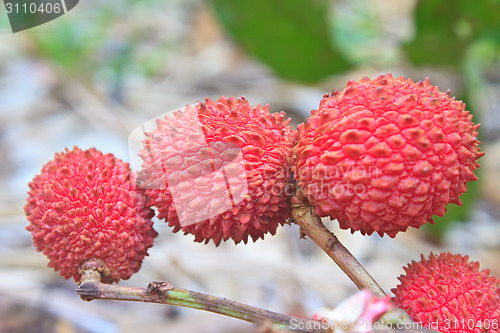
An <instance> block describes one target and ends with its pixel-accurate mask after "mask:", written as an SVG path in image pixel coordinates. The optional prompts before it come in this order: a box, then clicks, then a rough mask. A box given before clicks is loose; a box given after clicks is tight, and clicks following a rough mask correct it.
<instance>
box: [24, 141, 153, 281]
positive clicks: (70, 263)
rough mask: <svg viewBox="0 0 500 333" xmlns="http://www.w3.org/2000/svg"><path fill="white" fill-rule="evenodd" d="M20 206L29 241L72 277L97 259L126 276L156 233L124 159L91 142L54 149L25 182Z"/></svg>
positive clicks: (136, 267) (150, 213) (113, 273)
mask: <svg viewBox="0 0 500 333" xmlns="http://www.w3.org/2000/svg"><path fill="white" fill-rule="evenodd" d="M29 188H30V190H29V192H28V203H27V204H26V205H25V207H24V210H25V212H26V216H27V218H28V220H29V221H30V222H31V223H30V225H28V226H27V227H26V229H27V230H28V231H30V232H31V234H32V237H33V245H34V246H35V248H36V249H37V250H38V251H41V252H42V253H43V254H45V255H46V256H47V258H48V259H49V264H48V266H49V267H52V268H54V269H55V270H56V271H59V273H60V274H61V275H62V276H63V277H65V278H70V277H73V279H74V280H75V281H76V282H78V281H79V280H80V275H79V273H78V269H79V267H80V266H81V265H82V264H83V263H84V262H85V261H86V260H89V259H92V258H97V259H102V260H103V261H104V262H105V263H106V265H107V266H108V268H109V269H110V270H111V274H110V276H108V277H105V279H104V280H103V281H104V282H118V281H119V280H121V279H122V280H126V279H128V278H130V276H131V275H132V274H133V273H135V272H137V271H138V270H139V268H140V267H141V264H142V260H143V259H144V257H145V256H147V255H148V253H147V250H148V248H150V247H151V246H152V245H153V239H154V238H155V237H156V235H157V233H156V231H155V230H154V229H153V222H152V221H151V218H152V217H153V216H154V211H153V210H151V209H150V208H147V207H146V206H145V203H146V197H145V196H144V195H143V193H141V191H140V190H139V189H138V187H137V185H136V184H135V182H133V181H131V170H130V168H129V165H128V163H125V162H123V161H121V160H120V159H118V158H115V157H114V156H113V155H112V154H103V153H101V152H100V151H98V150H96V149H95V148H90V149H88V150H81V149H80V148H77V147H74V148H73V149H72V150H71V151H70V150H68V149H67V148H66V149H65V151H64V152H62V153H56V154H55V158H54V160H52V161H50V162H48V163H47V164H45V165H44V166H43V168H42V171H41V173H40V174H38V175H36V176H35V177H34V178H33V180H32V181H31V182H30V183H29Z"/></svg>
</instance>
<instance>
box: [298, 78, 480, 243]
mask: <svg viewBox="0 0 500 333" xmlns="http://www.w3.org/2000/svg"><path fill="white" fill-rule="evenodd" d="M471 120H472V115H470V114H469V111H466V110H465V104H464V103H463V102H461V101H457V100H455V98H451V97H450V94H449V93H443V92H440V91H439V89H438V87H436V86H433V85H431V84H430V82H429V80H428V79H426V80H425V81H423V82H417V83H414V82H413V81H412V80H411V79H408V80H406V79H404V78H398V79H395V78H393V77H392V75H391V74H387V75H380V76H379V77H378V78H376V79H375V80H370V79H369V78H367V77H365V78H363V79H361V80H360V81H359V82H354V81H350V82H349V83H348V84H347V86H346V88H345V89H344V90H342V91H337V90H334V91H333V92H332V93H331V95H325V96H324V98H323V99H322V100H321V102H320V105H319V108H318V109H317V110H313V111H312V112H311V117H310V118H309V119H308V120H307V121H306V122H305V123H303V124H301V125H299V126H298V133H299V142H298V144H297V146H296V147H295V148H294V151H293V153H294V154H295V160H294V163H293V171H294V173H295V177H296V178H297V180H298V183H299V185H300V187H301V188H302V190H303V191H304V193H305V195H306V197H307V198H308V199H309V201H310V202H311V203H312V204H313V205H315V207H316V212H317V213H318V215H320V216H323V217H324V216H329V217H330V218H331V219H337V220H338V221H339V224H340V227H341V228H343V229H349V228H350V229H351V231H352V232H354V231H357V230H359V231H361V233H362V234H368V235H370V234H372V233H373V232H375V231H376V232H377V233H378V234H379V235H381V236H383V235H384V234H387V235H389V236H390V237H394V236H395V235H396V234H397V233H398V232H399V231H405V230H406V229H407V228H408V227H409V226H412V227H415V228H418V227H420V226H421V225H422V224H424V223H426V221H429V222H431V223H434V222H433V220H432V215H438V216H443V215H444V213H445V211H446V205H447V204H448V203H456V204H459V205H460V204H461V201H460V199H459V197H460V196H461V195H462V194H463V193H464V192H465V191H466V190H467V185H466V184H467V182H469V181H472V180H476V179H477V178H476V176H475V175H474V170H475V169H476V168H478V167H479V164H478V163H477V162H476V160H477V159H478V158H479V157H480V156H482V155H483V153H481V152H479V147H478V144H479V141H478V140H477V135H478V133H477V128H478V127H479V125H474V124H473V123H472V121H471Z"/></svg>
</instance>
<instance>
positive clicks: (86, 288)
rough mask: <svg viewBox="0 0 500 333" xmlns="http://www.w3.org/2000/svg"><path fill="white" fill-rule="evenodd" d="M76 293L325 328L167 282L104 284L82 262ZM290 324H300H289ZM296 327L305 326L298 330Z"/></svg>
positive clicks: (281, 325) (275, 325) (279, 327)
mask: <svg viewBox="0 0 500 333" xmlns="http://www.w3.org/2000/svg"><path fill="white" fill-rule="evenodd" d="M82 273H83V274H82V278H81V281H80V283H79V286H78V288H77V290H76V291H77V294H78V295H80V297H81V298H82V299H83V300H85V301H91V300H94V299H110V300H121V301H135V302H149V303H161V304H170V305H177V306H183V307H188V308H192V309H198V310H205V311H210V312H214V313H218V314H221V315H225V316H229V317H233V318H236V319H240V320H244V321H248V322H250V323H253V324H256V325H267V326H266V327H268V326H269V327H270V328H271V329H272V330H273V332H274V331H288V332H310V333H313V332H314V333H326V332H328V330H327V329H323V328H318V329H307V327H320V322H318V321H316V320H311V319H304V318H296V317H290V316H287V315H284V314H280V313H276V312H271V311H267V310H264V309H259V308H256V307H253V306H250V305H246V304H242V303H238V302H235V301H232V300H228V299H225V298H220V297H216V296H211V295H206V294H203V293H199V292H195V291H191V290H187V289H182V288H177V287H174V286H173V285H171V284H170V283H168V282H151V283H150V284H149V285H148V287H147V288H140V287H128V286H119V285H111V284H105V283H102V282H101V273H100V272H99V271H98V269H97V267H92V265H89V264H86V265H85V267H83V272H82ZM293 323H301V324H300V325H295V324H294V325H293V326H295V327H293V326H292V324H293ZM300 327H306V328H304V329H301V328H300Z"/></svg>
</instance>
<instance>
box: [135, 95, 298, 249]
mask: <svg viewBox="0 0 500 333" xmlns="http://www.w3.org/2000/svg"><path fill="white" fill-rule="evenodd" d="M289 122H290V119H288V120H285V114H284V112H281V113H273V114H270V113H269V106H268V105H265V106H263V107H261V106H260V105H258V106H255V107H254V106H250V104H249V103H248V101H247V100H246V99H245V98H244V97H241V98H239V99H236V98H225V97H221V98H220V99H219V100H218V101H212V100H210V99H208V98H207V99H206V101H205V102H204V103H201V102H198V103H196V104H195V105H194V106H190V105H187V106H186V108H185V109H184V110H182V111H181V110H179V111H176V112H175V113H174V114H173V116H165V117H164V118H162V119H158V120H157V128H156V129H155V130H154V131H152V132H149V133H146V138H145V140H144V148H143V149H142V151H141V152H140V153H139V156H141V158H142V159H143V166H142V171H141V172H139V175H138V181H139V183H140V184H141V186H142V187H144V188H145V189H146V193H147V195H149V196H150V199H151V200H150V204H151V205H154V206H155V207H156V208H157V210H158V217H159V218H165V220H166V221H167V222H168V224H169V225H170V226H173V227H174V229H173V231H174V232H177V231H179V230H182V231H184V233H185V234H188V233H189V234H193V235H194V236H195V241H196V242H203V241H205V243H208V241H209V240H210V239H212V240H213V241H214V243H215V245H219V243H220V242H221V240H224V241H225V240H228V239H232V240H233V241H234V242H235V243H238V242H240V241H243V242H245V243H246V242H247V239H248V237H249V236H250V237H251V238H252V239H253V240H254V241H256V240H257V239H259V238H264V235H265V234H266V233H271V234H275V232H276V229H277V227H278V226H279V225H283V224H284V223H285V222H286V221H287V219H288V218H289V217H290V216H291V212H290V209H289V207H288V202H287V201H288V199H289V195H290V194H291V193H287V188H286V186H287V184H288V182H289V179H290V166H289V165H290V152H291V147H292V146H293V144H294V134H293V132H292V130H291V127H290V126H289V125H288V124H289Z"/></svg>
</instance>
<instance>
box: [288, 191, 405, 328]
mask: <svg viewBox="0 0 500 333" xmlns="http://www.w3.org/2000/svg"><path fill="white" fill-rule="evenodd" d="M291 201H292V216H293V220H294V222H295V223H296V224H298V225H299V226H300V230H301V235H300V237H301V238H305V237H306V236H308V237H309V238H310V239H312V240H313V241H314V242H315V243H316V244H317V245H318V246H319V247H320V248H321V249H322V250H323V251H324V252H325V253H326V254H327V255H328V256H329V257H330V258H332V259H333V261H335V263H336V264H337V265H338V266H339V267H340V269H342V271H343V272H344V273H345V274H346V275H347V276H348V277H349V278H350V279H351V281H352V282H354V284H355V285H356V286H357V287H358V288H359V289H360V290H363V289H366V290H370V291H371V292H372V293H374V294H375V295H376V296H378V297H384V296H386V295H385V292H384V290H383V289H382V288H381V287H380V285H379V284H378V283H377V281H375V279H374V278H373V277H372V276H371V275H370V273H368V271H367V270H366V269H365V268H364V267H363V265H361V264H360V263H359V261H358V260H357V259H356V257H354V256H353V255H352V254H351V252H349V250H348V249H347V248H345V246H344V245H342V243H341V242H340V241H339V240H338V238H337V237H336V236H335V235H334V234H333V233H332V232H331V231H330V230H328V229H327V228H326V227H325V225H324V224H323V222H321V218H320V217H319V216H318V214H316V212H315V210H314V207H313V206H312V205H311V204H310V203H309V202H308V200H307V198H306V197H305V196H304V194H303V192H302V191H301V190H300V189H299V190H298V191H297V194H296V195H295V196H294V197H293V198H292V200H291ZM379 321H381V322H388V323H393V324H395V323H403V322H406V323H411V322H412V320H411V318H410V317H409V316H408V314H407V313H406V312H405V311H403V310H401V309H398V308H395V309H392V310H390V311H388V312H387V313H386V314H384V315H383V316H382V317H381V318H380V319H379Z"/></svg>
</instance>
